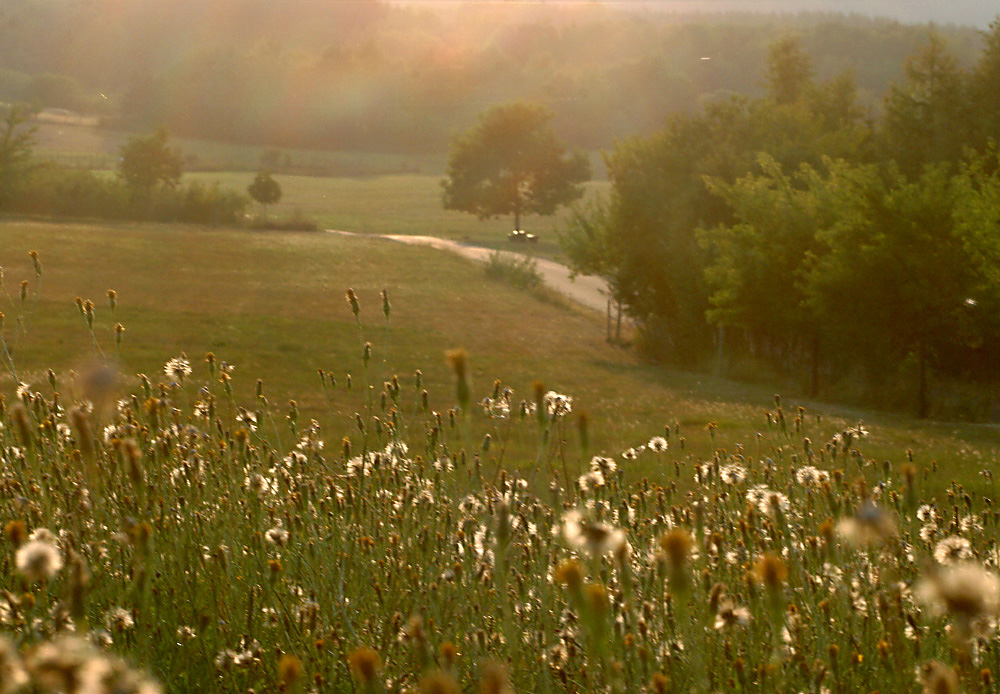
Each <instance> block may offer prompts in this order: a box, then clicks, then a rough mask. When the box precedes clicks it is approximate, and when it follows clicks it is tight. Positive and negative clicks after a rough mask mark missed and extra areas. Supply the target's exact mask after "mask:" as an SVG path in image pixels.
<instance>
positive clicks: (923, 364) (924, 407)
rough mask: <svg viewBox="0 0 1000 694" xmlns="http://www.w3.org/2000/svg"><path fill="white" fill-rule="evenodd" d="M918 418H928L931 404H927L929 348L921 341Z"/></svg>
mask: <svg viewBox="0 0 1000 694" xmlns="http://www.w3.org/2000/svg"><path fill="white" fill-rule="evenodd" d="M917 372H918V375H917V379H918V385H917V417H918V418H920V419H926V418H927V411H928V409H930V408H929V404H928V402H927V348H926V346H925V345H924V343H923V342H922V341H921V342H920V344H919V345H918V346H917Z"/></svg>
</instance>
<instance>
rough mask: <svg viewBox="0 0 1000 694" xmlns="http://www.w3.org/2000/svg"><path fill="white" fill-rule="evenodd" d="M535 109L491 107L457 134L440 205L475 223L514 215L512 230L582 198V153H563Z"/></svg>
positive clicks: (548, 116) (545, 114)
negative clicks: (475, 219) (464, 214)
mask: <svg viewBox="0 0 1000 694" xmlns="http://www.w3.org/2000/svg"><path fill="white" fill-rule="evenodd" d="M552 116H553V114H552V112H551V111H549V110H548V109H546V108H544V107H542V106H538V105H537V104H527V103H523V102H516V103H511V104H504V105H500V106H494V107H493V108H491V109H489V110H488V111H486V112H484V113H482V114H481V115H480V116H479V119H478V121H477V122H476V124H475V125H474V126H473V127H472V128H470V129H468V130H466V131H465V132H463V133H460V134H458V135H457V136H456V137H455V139H454V141H453V142H452V146H451V151H450V153H449V155H448V169H447V178H446V179H445V180H444V181H443V182H442V185H443V186H444V206H445V209H449V210H461V211H463V212H471V213H473V214H475V215H477V216H478V217H479V218H480V219H489V218H490V217H499V216H502V215H513V217H514V229H516V230H520V229H521V218H522V217H523V216H525V215H529V214H538V215H551V214H553V213H554V212H555V211H556V209H557V208H559V207H560V206H561V205H566V204H568V203H570V202H573V201H574V200H577V199H578V198H580V197H581V196H582V195H583V188H582V187H581V185H580V184H582V183H583V182H584V181H586V180H587V179H588V178H589V177H590V167H589V165H588V162H587V158H586V156H584V155H583V154H582V153H579V152H575V153H571V154H567V153H566V146H565V145H564V144H563V143H562V142H561V141H560V140H559V138H558V137H556V134H555V131H553V129H552V126H551V125H550V124H549V121H551V120H552Z"/></svg>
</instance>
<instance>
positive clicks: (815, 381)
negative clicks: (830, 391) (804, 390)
mask: <svg viewBox="0 0 1000 694" xmlns="http://www.w3.org/2000/svg"><path fill="white" fill-rule="evenodd" d="M809 352H810V354H809V357H810V359H811V361H812V373H811V374H810V378H809V397H811V398H815V397H816V396H817V395H819V336H818V335H813V339H812V345H811V349H810V350H809Z"/></svg>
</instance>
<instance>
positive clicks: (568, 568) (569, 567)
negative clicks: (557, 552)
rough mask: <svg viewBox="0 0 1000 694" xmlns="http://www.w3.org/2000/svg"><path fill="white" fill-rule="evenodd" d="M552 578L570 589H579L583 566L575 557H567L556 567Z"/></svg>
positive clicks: (581, 581)
mask: <svg viewBox="0 0 1000 694" xmlns="http://www.w3.org/2000/svg"><path fill="white" fill-rule="evenodd" d="M553 578H555V580H556V583H561V584H563V585H564V586H567V587H568V588H570V589H571V590H574V591H575V590H579V589H580V587H581V586H582V585H583V567H582V566H580V562H578V561H577V560H576V559H567V560H566V561H564V562H562V563H561V564H560V565H559V566H558V567H556V570H555V573H554V574H553Z"/></svg>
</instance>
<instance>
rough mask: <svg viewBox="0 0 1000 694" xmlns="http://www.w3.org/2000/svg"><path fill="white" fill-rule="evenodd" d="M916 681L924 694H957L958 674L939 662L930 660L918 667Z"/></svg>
mask: <svg viewBox="0 0 1000 694" xmlns="http://www.w3.org/2000/svg"><path fill="white" fill-rule="evenodd" d="M917 679H919V680H920V684H921V685H923V688H924V689H923V692H924V694H958V692H959V691H960V690H959V687H958V673H956V672H955V670H954V669H953V668H951V667H948V666H947V665H945V664H944V663H942V662H941V661H939V660H932V661H930V662H929V663H924V664H923V665H921V666H920V670H919V672H918V673H917Z"/></svg>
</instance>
